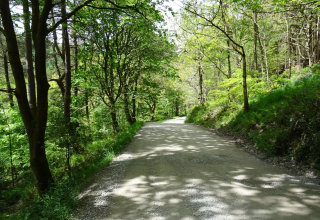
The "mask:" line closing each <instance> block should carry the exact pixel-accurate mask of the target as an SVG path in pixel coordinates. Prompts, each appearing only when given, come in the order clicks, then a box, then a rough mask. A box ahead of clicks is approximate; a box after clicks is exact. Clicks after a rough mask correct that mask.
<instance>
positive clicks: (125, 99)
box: [123, 85, 134, 125]
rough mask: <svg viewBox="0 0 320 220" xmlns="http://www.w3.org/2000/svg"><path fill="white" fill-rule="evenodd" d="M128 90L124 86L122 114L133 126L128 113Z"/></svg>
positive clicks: (126, 86)
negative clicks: (123, 113)
mask: <svg viewBox="0 0 320 220" xmlns="http://www.w3.org/2000/svg"><path fill="white" fill-rule="evenodd" d="M128 93H129V88H128V85H124V94H123V101H124V112H125V114H126V118H127V121H128V123H129V124H130V125H133V124H134V121H133V118H132V116H131V113H130V108H129V94H128Z"/></svg>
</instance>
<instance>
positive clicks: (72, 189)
mask: <svg viewBox="0 0 320 220" xmlns="http://www.w3.org/2000/svg"><path fill="white" fill-rule="evenodd" d="M142 126H143V122H136V123H135V124H134V125H132V126H129V127H127V128H126V129H124V130H123V132H121V133H119V134H118V135H117V136H116V137H114V138H113V139H110V140H109V141H103V142H101V141H95V142H93V143H91V144H89V145H88V146H87V147H86V149H88V152H87V153H86V154H84V155H86V156H85V157H86V158H85V160H83V161H82V162H81V163H80V164H77V166H75V167H74V172H73V176H72V178H71V179H65V180H63V181H60V182H59V183H58V184H56V186H55V187H54V188H53V189H52V190H51V192H49V193H47V194H45V195H44V196H41V197H40V196H36V198H35V199H34V200H33V201H32V202H31V203H30V204H29V205H28V206H26V207H25V208H23V209H21V210H20V211H19V212H18V213H15V214H14V215H12V216H7V218H5V219H34V220H36V219H61V220H64V219H69V218H71V211H72V208H74V206H75V204H76V196H77V195H78V193H79V190H81V186H82V185H84V184H86V183H87V182H88V181H90V177H91V176H92V175H93V174H94V173H95V172H96V171H97V170H99V169H101V168H102V167H104V166H106V165H108V164H109V163H110V162H111V161H112V159H113V158H114V157H115V156H116V155H118V154H119V153H120V152H121V151H122V149H123V148H124V147H125V146H126V145H127V144H128V143H129V142H130V141H131V140H132V138H133V137H134V135H135V134H136V133H137V131H138V130H139V129H140V128H141V127H142ZM82 155H83V154H82ZM74 159H75V158H74ZM13 192H14V191H11V193H13ZM4 217H5V216H4Z"/></svg>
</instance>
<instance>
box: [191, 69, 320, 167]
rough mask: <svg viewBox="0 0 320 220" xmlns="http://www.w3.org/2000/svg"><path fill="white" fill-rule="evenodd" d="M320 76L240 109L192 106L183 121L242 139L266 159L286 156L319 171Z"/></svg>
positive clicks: (258, 99) (228, 106)
mask: <svg viewBox="0 0 320 220" xmlns="http://www.w3.org/2000/svg"><path fill="white" fill-rule="evenodd" d="M319 109H320V74H319V72H317V71H316V72H315V73H314V74H313V75H312V76H308V77H305V78H303V79H301V80H298V81H296V82H292V83H288V84H287V85H285V86H283V87H281V88H278V89H275V90H273V91H271V92H268V93H266V94H264V95H260V96H258V97H255V98H254V99H251V100H250V111H249V112H244V111H243V110H242V106H241V105H240V104H238V105H235V104H233V105H224V106H214V108H212V107H210V106H206V108H203V107H202V106H195V107H194V108H193V109H192V111H191V112H190V113H189V114H188V116H187V122H191V123H197V124H201V125H204V126H206V127H213V128H219V129H221V130H223V131H227V132H228V133H231V134H233V135H235V136H238V137H242V138H244V139H246V140H247V141H248V142H249V143H251V144H252V145H254V146H255V147H256V148H257V149H258V150H260V151H262V152H264V153H265V154H266V155H268V156H281V157H287V158H288V159H290V160H294V161H296V163H302V164H306V165H308V166H310V167H313V168H315V169H318V170H319V169H320V111H319Z"/></svg>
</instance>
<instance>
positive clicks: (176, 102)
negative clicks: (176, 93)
mask: <svg viewBox="0 0 320 220" xmlns="http://www.w3.org/2000/svg"><path fill="white" fill-rule="evenodd" d="M175 108H176V112H175V115H176V116H179V101H178V99H177V100H176V101H175Z"/></svg>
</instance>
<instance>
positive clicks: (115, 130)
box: [110, 102, 119, 134]
mask: <svg viewBox="0 0 320 220" xmlns="http://www.w3.org/2000/svg"><path fill="white" fill-rule="evenodd" d="M110 105H111V109H110V110H111V112H110V115H111V120H112V128H113V133H114V134H116V133H118V132H119V123H118V120H117V110H116V106H115V103H114V102H112V103H110Z"/></svg>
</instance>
